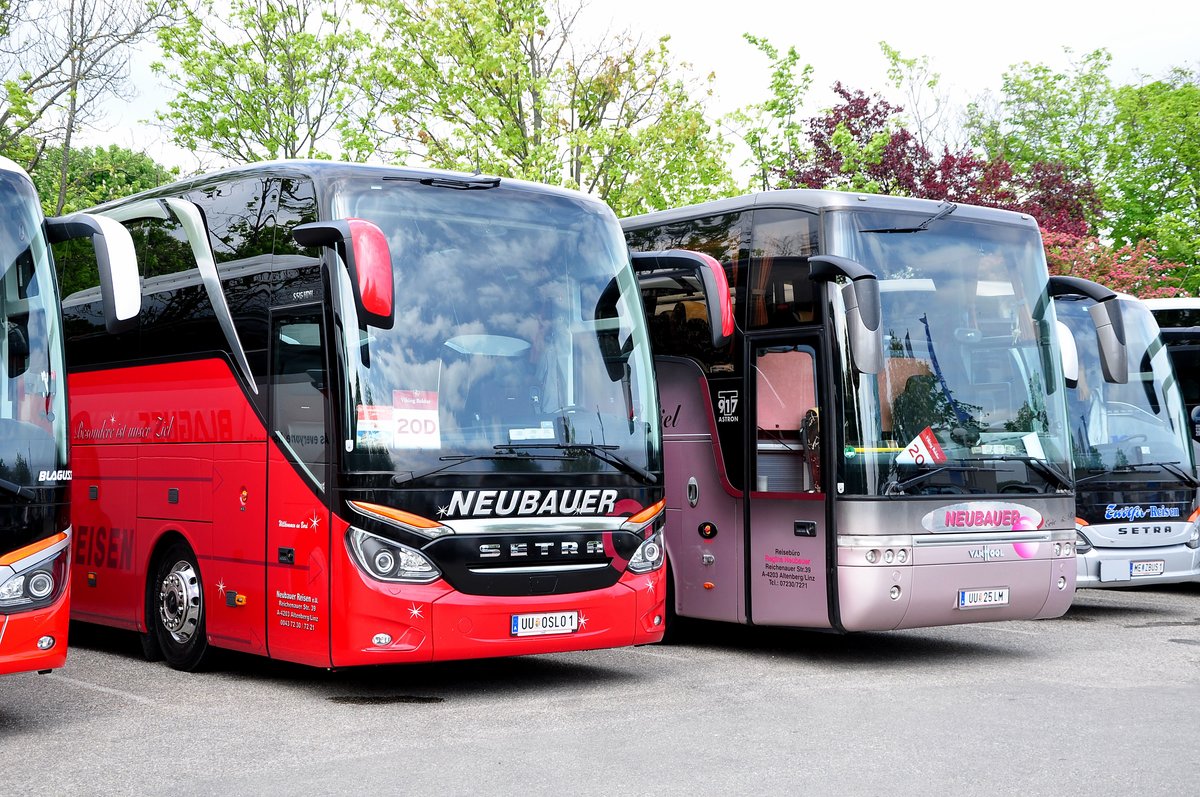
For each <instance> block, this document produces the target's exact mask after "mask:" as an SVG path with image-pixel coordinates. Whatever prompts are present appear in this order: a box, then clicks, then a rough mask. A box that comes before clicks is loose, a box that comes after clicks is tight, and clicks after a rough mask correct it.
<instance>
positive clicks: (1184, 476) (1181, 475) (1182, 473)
mask: <svg viewBox="0 0 1200 797" xmlns="http://www.w3.org/2000/svg"><path fill="white" fill-rule="evenodd" d="M1146 468H1162V469H1163V470H1165V471H1166V472H1167V473H1170V474H1171V475H1172V476H1174V477H1176V478H1177V479H1179V481H1181V482H1183V483H1184V484H1186V485H1187V486H1188V487H1200V482H1198V481H1196V477H1195V476H1193V475H1192V474H1190V473H1188V472H1187V471H1186V470H1184V469H1183V468H1181V467H1179V460H1175V461H1173V462H1127V463H1125V464H1124V465H1121V466H1119V467H1118V466H1113V467H1111V468H1106V469H1104V470H1102V471H1101V472H1099V473H1093V474H1092V475H1091V476H1084V477H1083V478H1082V479H1076V480H1075V483H1076V484H1080V483H1081V482H1087V481H1093V480H1095V479H1102V478H1104V477H1105V476H1108V475H1109V474H1112V473H1129V472H1130V471H1135V470H1143V469H1146Z"/></svg>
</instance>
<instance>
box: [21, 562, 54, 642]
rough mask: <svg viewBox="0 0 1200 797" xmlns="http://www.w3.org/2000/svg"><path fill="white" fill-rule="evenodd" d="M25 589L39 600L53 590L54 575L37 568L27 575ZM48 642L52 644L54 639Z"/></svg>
mask: <svg viewBox="0 0 1200 797" xmlns="http://www.w3.org/2000/svg"><path fill="white" fill-rule="evenodd" d="M26 589H28V590H29V594H30V595H32V596H33V597H34V598H37V599H38V600H41V599H42V598H44V597H46V596H47V595H49V594H50V593H51V592H53V591H54V577H53V576H51V575H50V574H49V573H44V572H42V571H40V570H39V571H38V572H36V573H34V574H33V575H32V576H30V577H29V585H28V586H27V587H26ZM50 644H52V645H53V644H54V641H53V640H51V642H50Z"/></svg>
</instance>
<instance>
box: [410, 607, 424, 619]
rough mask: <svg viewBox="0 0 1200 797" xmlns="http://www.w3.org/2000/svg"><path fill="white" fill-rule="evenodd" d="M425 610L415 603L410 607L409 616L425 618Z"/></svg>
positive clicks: (411, 617)
mask: <svg viewBox="0 0 1200 797" xmlns="http://www.w3.org/2000/svg"><path fill="white" fill-rule="evenodd" d="M423 612H424V609H422V608H421V607H420V606H418V605H417V604H415V603H414V604H413V605H412V606H409V607H408V618H409V619H410V620H417V619H423V618H424V617H425V615H424V614H423Z"/></svg>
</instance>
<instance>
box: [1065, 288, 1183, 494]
mask: <svg viewBox="0 0 1200 797" xmlns="http://www.w3.org/2000/svg"><path fill="white" fill-rule="evenodd" d="M1090 304H1092V301H1091V300H1090V299H1084V298H1082V297H1060V298H1058V299H1056V300H1055V307H1056V310H1057V313H1058V317H1059V319H1060V320H1062V322H1063V323H1065V324H1066V325H1067V326H1068V327H1069V328H1070V330H1071V333H1072V334H1073V335H1074V337H1075V339H1076V340H1077V341H1079V343H1078V344H1077V348H1078V350H1079V382H1078V384H1077V385H1076V387H1075V389H1074V390H1072V391H1070V394H1069V395H1068V415H1069V422H1070V429H1071V448H1072V451H1073V454H1074V458H1075V467H1076V470H1077V471H1078V472H1079V474H1080V475H1081V476H1086V475H1088V474H1089V473H1110V472H1113V471H1118V470H1122V469H1125V468H1134V467H1137V466H1139V465H1164V464H1165V465H1175V466H1177V467H1178V468H1179V469H1182V470H1183V471H1185V472H1186V473H1188V474H1190V473H1192V464H1193V463H1192V447H1191V443H1190V441H1189V437H1188V427H1187V420H1186V410H1185V408H1184V404H1183V396H1182V393H1181V391H1180V389H1179V384H1178V382H1177V381H1176V379H1175V374H1174V371H1173V370H1172V368H1171V363H1170V360H1169V358H1168V355H1167V349H1166V347H1165V346H1164V345H1163V342H1162V339H1161V338H1160V337H1159V332H1158V325H1157V324H1156V323H1155V322H1154V318H1153V316H1152V315H1151V314H1150V311H1149V310H1148V309H1147V308H1146V307H1145V306H1144V305H1142V304H1141V303H1140V302H1136V301H1130V300H1128V299H1122V300H1121V311H1122V315H1123V316H1124V320H1125V340H1126V346H1127V352H1128V357H1129V381H1128V382H1126V383H1124V384H1111V383H1108V382H1105V381H1104V375H1103V372H1102V370H1101V366H1100V353H1099V350H1098V347H1097V345H1096V342H1095V341H1096V333H1095V330H1094V328H1093V327H1092V324H1091V320H1090V318H1089V317H1088V311H1087V308H1088V305H1090Z"/></svg>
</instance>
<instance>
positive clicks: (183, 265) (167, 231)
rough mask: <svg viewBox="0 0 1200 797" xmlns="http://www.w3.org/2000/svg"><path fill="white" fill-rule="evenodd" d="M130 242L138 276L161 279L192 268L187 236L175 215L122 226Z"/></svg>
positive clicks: (191, 256)
mask: <svg viewBox="0 0 1200 797" xmlns="http://www.w3.org/2000/svg"><path fill="white" fill-rule="evenodd" d="M125 227H126V228H127V229H128V230H129V234H130V236H131V237H132V238H133V247H134V250H135V251H136V252H137V258H138V263H139V265H141V267H142V276H143V277H146V278H147V279H149V278H150V277H162V276H166V275H168V274H179V273H181V272H184V271H187V270H189V269H193V268H195V267H196V259H195V257H194V256H193V255H192V247H191V244H189V243H188V238H187V232H185V231H184V229H183V225H182V224H180V223H179V219H177V218H176V217H175V214H174V213H172V214H170V217H169V218H166V219H137V220H135V221H130V222H126V223H125Z"/></svg>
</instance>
